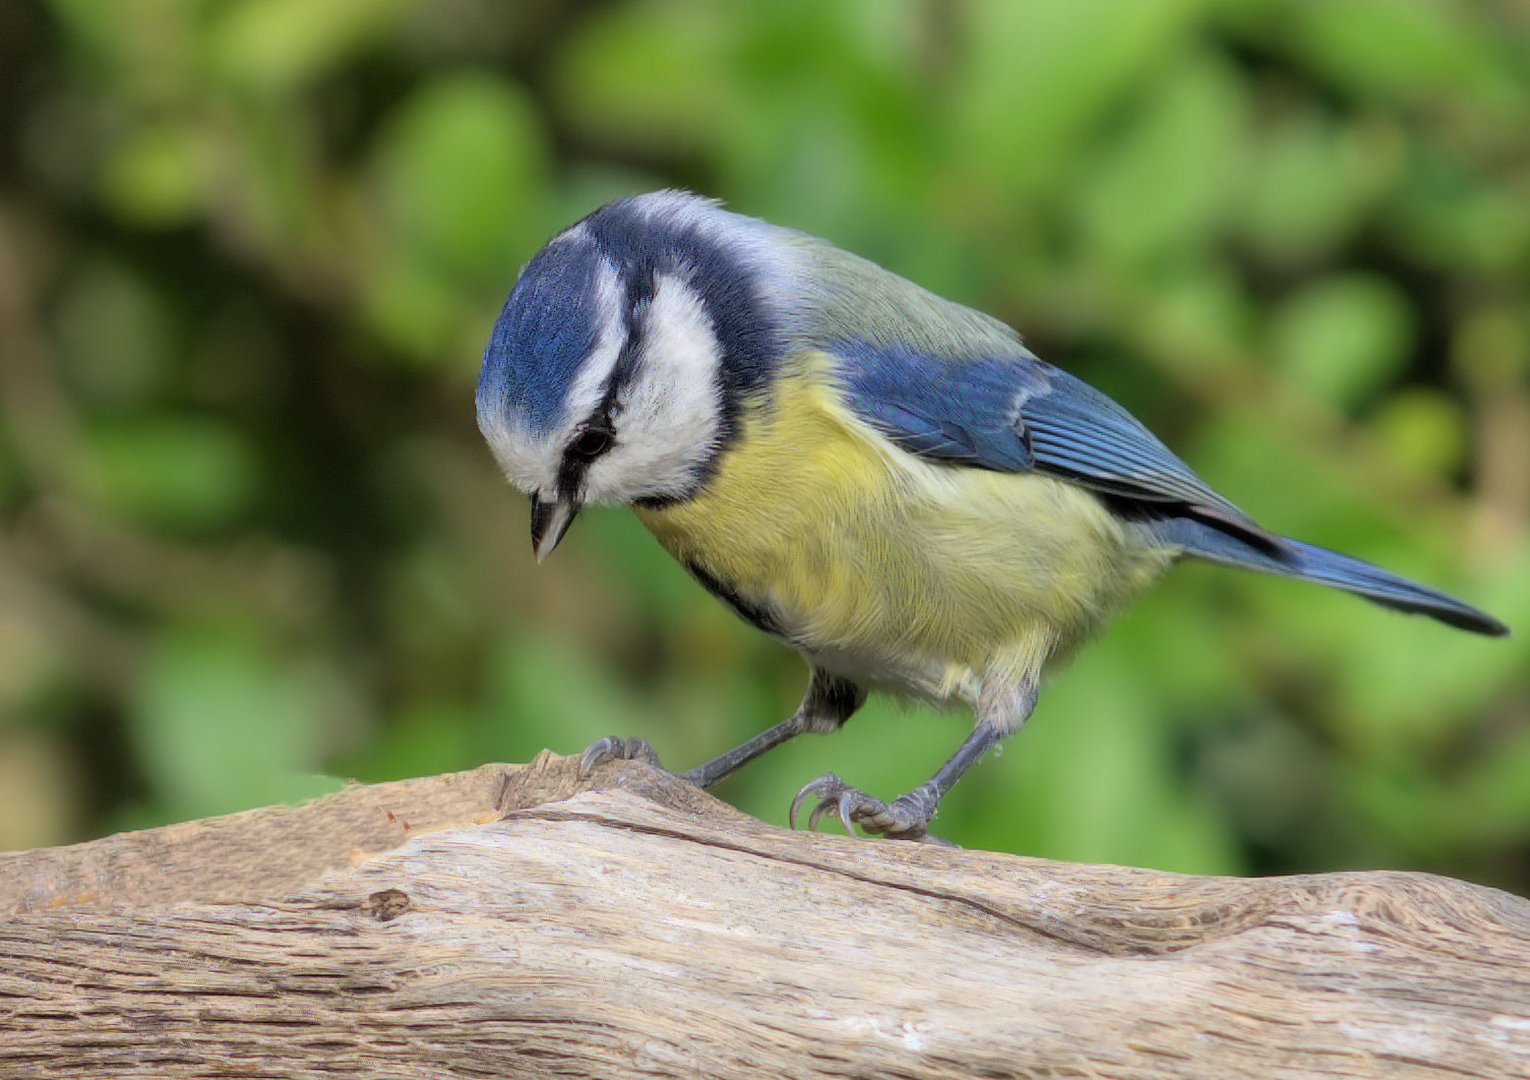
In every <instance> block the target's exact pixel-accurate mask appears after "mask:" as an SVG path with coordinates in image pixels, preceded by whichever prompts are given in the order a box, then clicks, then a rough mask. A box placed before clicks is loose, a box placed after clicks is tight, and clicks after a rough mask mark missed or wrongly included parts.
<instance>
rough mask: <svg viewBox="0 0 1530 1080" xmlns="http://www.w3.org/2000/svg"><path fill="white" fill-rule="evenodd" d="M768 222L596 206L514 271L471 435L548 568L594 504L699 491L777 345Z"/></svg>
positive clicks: (686, 200) (651, 199)
mask: <svg viewBox="0 0 1530 1080" xmlns="http://www.w3.org/2000/svg"><path fill="white" fill-rule="evenodd" d="M759 225H760V223H756V222H752V221H751V219H748V218H743V217H739V216H738V215H734V214H729V213H727V212H726V211H723V210H721V209H719V208H718V207H717V206H716V205H715V204H713V203H712V202H710V201H708V200H705V199H701V198H699V197H697V196H694V195H689V194H685V193H682V192H669V191H666V192H656V193H654V194H650V195H641V196H636V197H634V198H630V199H623V200H619V201H617V202H615V203H611V204H608V205H607V206H604V207H602V208H601V209H599V210H597V211H596V212H595V213H593V214H591V215H590V216H589V217H587V218H585V219H584V220H583V221H581V222H579V223H578V224H576V225H574V226H572V227H571V228H569V229H567V230H565V231H564V232H562V233H560V234H559V235H557V236H556V237H554V238H553V239H552V240H551V241H550V242H549V243H548V244H547V246H546V247H544V248H543V249H542V250H541V251H540V252H539V253H538V254H537V255H536V257H535V258H533V259H532V260H531V262H530V263H528V264H527V266H526V268H525V269H524V270H523V271H522V272H521V276H520V278H519V280H517V282H516V284H515V287H514V289H513V290H512V291H511V293H510V297H509V299H508V300H506V301H505V306H504V309H503V310H502V311H501V312H500V315H499V319H498V321H497V322H496V323H495V325H494V332H493V335H492V337H491V338H490V339H489V344H488V347H487V348H486V349H485V350H484V357H483V371H482V373H481V375H480V376H479V380H478V426H479V429H480V430H481V431H482V432H483V435H484V438H485V439H487V440H488V443H489V446H490V448H491V449H492V450H493V452H494V456H495V458H496V459H497V460H498V461H499V464H500V466H501V468H503V469H504V471H505V474H506V475H507V476H508V477H509V478H510V480H511V482H512V483H514V484H516V485H517V486H518V487H520V488H521V489H522V490H524V491H525V492H526V493H527V494H528V495H530V496H531V499H532V512H531V537H532V546H533V548H534V550H535V552H536V556H537V560H538V561H539V562H540V561H541V560H542V559H544V558H546V557H547V555H548V554H550V553H551V552H552V550H553V548H555V547H557V545H558V542H559V541H560V540H561V539H562V538H563V534H564V532H565V531H566V530H567V529H568V527H569V525H570V524H572V522H573V520H574V517H575V515H577V514H578V513H579V510H580V508H581V507H582V506H584V505H585V504H586V503H594V502H604V503H641V504H655V503H657V504H662V503H666V502H672V501H676V500H682V499H686V498H689V497H690V496H692V495H694V494H695V493H696V492H697V491H698V490H699V489H700V487H701V485H702V484H703V483H704V482H705V481H706V478H707V477H708V475H709V473H710V470H711V469H712V467H713V464H714V462H715V460H716V458H717V455H718V454H719V453H720V452H721V450H722V448H723V447H724V446H725V445H726V443H727V442H728V440H729V439H730V438H731V436H732V434H733V428H734V421H735V418H736V413H737V409H738V403H739V401H740V399H741V396H742V395H743V394H745V393H747V392H748V390H749V389H750V387H751V385H752V384H753V383H755V382H758V380H759V378H760V377H762V372H763V370H764V365H765V363H766V354H767V352H768V350H769V347H770V345H769V341H768V339H769V337H770V331H769V320H768V319H766V318H765V316H764V314H763V312H762V311H761V309H760V300H759V296H758V290H757V288H756V284H755V271H754V268H753V267H754V260H753V259H752V258H751V252H752V251H753V250H754V249H755V248H756V247H757V245H758V242H759V237H758V235H757V234H756V232H755V226H759ZM761 227H763V226H761Z"/></svg>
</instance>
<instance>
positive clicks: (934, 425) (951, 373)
mask: <svg viewBox="0 0 1530 1080" xmlns="http://www.w3.org/2000/svg"><path fill="white" fill-rule="evenodd" d="M832 352H833V354H834V355H835V356H837V357H838V358H839V360H840V365H839V374H840V378H841V380H842V382H843V385H844V388H845V391H846V396H847V398H848V401H849V404H850V407H851V408H852V409H853V410H854V411H855V413H856V415H858V416H859V417H860V418H861V419H862V420H864V421H866V423H868V424H870V425H871V426H872V427H874V428H876V430H877V431H878V432H880V433H881V434H882V435H884V436H885V437H886V438H887V439H889V440H890V441H892V442H894V443H896V444H897V445H898V446H900V447H902V448H903V449H905V450H907V451H908V452H909V453H911V454H916V455H918V456H920V457H924V458H928V459H931V460H934V461H943V462H948V463H950V464H953V465H966V466H970V467H973V468H979V469H991V470H994V471H997V472H1036V473H1042V474H1046V475H1050V476H1055V477H1059V478H1061V479H1066V480H1071V481H1073V482H1075V483H1078V484H1081V485H1083V486H1085V487H1088V488H1092V489H1094V490H1095V491H1099V492H1101V493H1104V494H1107V495H1111V496H1115V497H1116V498H1118V499H1121V500H1125V501H1126V502H1127V503H1129V504H1139V506H1140V507H1141V509H1143V510H1144V511H1146V512H1148V513H1154V512H1157V513H1166V514H1174V513H1189V514H1191V515H1193V516H1196V517H1200V518H1205V519H1209V520H1211V521H1214V522H1216V523H1219V524H1221V525H1223V526H1225V527H1229V528H1231V529H1232V530H1233V531H1235V532H1236V533H1238V534H1239V535H1241V536H1244V537H1246V538H1248V539H1250V540H1252V541H1254V542H1255V543H1256V544H1258V545H1259V546H1260V547H1262V548H1267V549H1276V550H1283V549H1284V546H1285V545H1284V544H1283V542H1282V541H1281V540H1280V538H1278V537H1276V536H1275V535H1273V534H1272V533H1269V532H1266V531H1265V530H1264V529H1262V528H1260V527H1259V526H1258V525H1256V524H1255V523H1254V522H1253V521H1252V520H1251V519H1250V518H1249V516H1248V515H1247V514H1245V513H1244V512H1243V511H1242V510H1239V509H1238V508H1237V507H1236V506H1234V505H1233V504H1232V503H1230V502H1228V501H1227V500H1226V499H1224V498H1223V497H1222V496H1220V495H1218V494H1217V493H1216V492H1215V491H1213V490H1212V489H1211V488H1210V487H1209V486H1207V484H1206V482H1205V481H1204V480H1202V479H1201V478H1200V477H1199V476H1196V475H1195V473H1194V472H1193V471H1192V470H1191V468H1190V466H1188V465H1186V464H1185V463H1184V462H1183V461H1181V460H1180V459H1179V458H1177V457H1175V456H1174V453H1173V452H1172V451H1171V450H1169V448H1168V447H1166V446H1164V444H1163V443H1161V442H1159V441H1158V439H1157V437H1155V436H1154V435H1153V433H1152V432H1150V431H1148V429H1147V428H1145V427H1143V426H1142V424H1141V423H1140V422H1138V420H1137V419H1136V418H1135V417H1134V416H1132V415H1131V414H1130V413H1128V412H1127V411H1126V410H1125V409H1123V408H1121V406H1119V405H1117V404H1116V403H1115V402H1114V401H1112V400H1111V399H1110V398H1108V397H1106V396H1105V395H1104V394H1102V393H1100V392H1099V391H1098V390H1095V389H1094V388H1093V387H1091V386H1089V385H1088V384H1087V383H1084V382H1082V381H1080V380H1078V379H1076V378H1074V377H1073V376H1071V375H1069V374H1068V373H1067V372H1065V371H1062V370H1061V369H1059V368H1055V367H1053V366H1052V365H1050V364H1047V363H1043V362H1042V361H1040V360H1037V359H1036V358H1035V357H1032V356H1028V355H1014V356H1003V357H995V358H991V359H990V358H980V359H972V360H960V361H951V360H946V359H941V358H937V357H934V356H931V355H927V354H925V353H921V352H919V351H916V350H912V349H904V348H897V347H887V346H880V345H873V344H871V343H869V342H865V341H859V340H857V341H847V342H840V343H837V344H836V346H835V347H834V348H833V350H832ZM1142 504H1145V505H1142Z"/></svg>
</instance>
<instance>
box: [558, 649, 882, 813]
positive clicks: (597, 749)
mask: <svg viewBox="0 0 1530 1080" xmlns="http://www.w3.org/2000/svg"><path fill="white" fill-rule="evenodd" d="M865 700H866V692H865V691H864V690H862V689H861V688H860V687H858V686H856V685H855V684H854V683H852V682H850V681H849V680H847V679H841V678H840V677H839V676H837V675H830V674H829V673H827V672H825V671H820V670H818V669H816V668H815V669H814V670H813V677H812V680H811V681H810V682H809V683H808V688H807V694H806V695H805V696H804V697H803V699H802V704H801V705H799V706H797V711H796V712H794V713H792V715H791V716H789V717H787V718H786V719H785V720H782V721H781V722H780V723H779V724H776V725H775V726H774V727H771V728H767V729H766V730H765V731H762V732H760V733H759V734H758V735H756V736H754V737H753V738H751V739H747V740H745V741H744V742H742V743H740V744H739V745H738V746H735V747H734V748H733V749H732V750H729V751H727V752H726V753H722V754H719V755H718V756H717V757H715V758H713V759H712V760H711V761H708V762H705V763H704V764H701V765H698V766H696V767H695V768H694V769H689V770H687V771H685V772H683V773H680V774H679V776H680V779H682V780H684V781H686V782H687V783H690V784H695V785H696V786H697V787H699V788H701V789H702V790H703V791H705V790H706V789H708V788H711V787H712V786H714V785H715V784H717V783H718V782H719V781H721V780H722V779H723V778H724V777H726V776H729V775H731V774H732V773H734V772H735V771H737V770H738V769H740V768H742V767H743V766H745V765H747V764H749V762H751V761H753V760H754V759H755V758H757V757H759V756H760V755H761V754H763V753H765V751H767V750H772V749H774V748H775V747H777V746H780V745H781V744H782V743H784V742H786V741H787V740H788V739H791V738H793V737H794V736H797V735H801V734H803V733H805V732H821V733H827V732H831V731H837V730H839V728H840V726H841V725H842V724H844V722H845V721H846V720H848V719H850V716H851V714H853V713H854V712H855V710H856V709H859V708H860V707H861V705H862V703H863V702H865ZM632 760H640V761H646V762H648V763H649V764H650V765H658V764H659V755H658V754H657V753H656V752H655V751H654V748H653V747H652V746H650V745H649V744H648V743H647V742H645V741H644V740H642V739H619V738H616V737H615V736H607V737H606V738H604V739H601V740H599V741H598V742H595V743H592V744H591V745H590V747H589V749H587V750H586V751H585V752H584V754H583V755H582V756H581V757H580V759H579V773H580V775H581V776H587V775H589V773H590V772H591V771H592V770H593V769H595V768H596V767H597V766H599V765H603V764H604V763H606V762H608V761H632Z"/></svg>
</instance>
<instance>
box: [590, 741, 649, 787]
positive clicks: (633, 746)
mask: <svg viewBox="0 0 1530 1080" xmlns="http://www.w3.org/2000/svg"><path fill="white" fill-rule="evenodd" d="M611 761H643V762H647V763H648V764H649V765H652V766H654V767H655V768H659V769H662V768H663V767H664V766H663V765H661V764H659V752H658V751H657V750H655V749H654V748H653V746H652V745H651V744H650V743H649V742H648V741H647V740H646V739H623V738H620V737H619V736H616V735H607V736H606V737H605V738H604V739H596V740H595V741H594V742H592V743H591V744H590V745H589V746H587V747H586V748H585V751H584V753H582V754H580V755H579V778H580V779H581V780H585V779H588V778H589V776H590V774H591V773H593V772H594V771H595V770H596V769H598V768H600V766H602V765H605V764H606V763H607V762H611Z"/></svg>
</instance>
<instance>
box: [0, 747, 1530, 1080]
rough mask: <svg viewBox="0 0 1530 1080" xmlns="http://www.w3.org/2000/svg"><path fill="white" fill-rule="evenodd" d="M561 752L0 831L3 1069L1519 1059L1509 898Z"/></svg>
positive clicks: (887, 1069) (1125, 1071) (1525, 920)
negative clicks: (688, 779)
mask: <svg viewBox="0 0 1530 1080" xmlns="http://www.w3.org/2000/svg"><path fill="white" fill-rule="evenodd" d="M593 782H594V784H595V786H593V787H590V786H588V785H585V784H582V783H581V782H580V781H579V779H578V778H577V776H576V773H575V770H574V767H573V763H572V761H571V760H569V759H565V758H554V757H551V756H549V755H544V756H543V757H541V758H539V759H538V760H537V761H535V762H533V763H532V764H531V765H527V766H503V765H494V766H485V767H484V768H481V769H478V770H476V771H473V772H469V773H460V774H456V775H449V776H440V777H434V778H430V779H423V780H411V781H404V782H401V783H395V784H379V785H375V786H371V787H359V786H358V787H353V788H351V789H349V790H347V791H345V792H342V793H340V794H338V795H334V796H331V797H329V798H326V799H322V800H319V801H318V802H315V803H312V804H310V805H307V806H303V807H298V808H284V807H273V808H268V809H264V810H256V811H252V812H249V813H245V814H236V815H234V816H232V817H227V818H218V819H213V820H209V821H198V822H191V823H188V824H185V825H176V826H171V827H168V828H164V829H153V830H150V831H147V832H140V833H129V834H124V835H120V836H113V837H109V838H107V839H104V840H100V841H96V842H94V843H89V844H81V845H79V846H76V847H71V848H63V849H55V850H45V851H35V852H25V853H21V854H16V855H10V856H5V857H3V858H0V910H5V911H7V912H8V914H6V915H5V916H3V917H0V1076H3V1077H18V1078H19V1077H26V1078H28V1080H32V1078H46V1077H91V1078H108V1077H124V1076H135V1077H156V1078H167V1080H168V1078H176V1077H211V1076H218V1077H233V1076H237V1077H309V1076H326V1077H336V1076H340V1077H384V1076H386V1077H390V1078H413V1077H488V1076H493V1077H511V1076H548V1075H560V1076H601V1077H626V1076H649V1077H651V1076H661V1075H695V1076H770V1077H813V1076H835V1077H844V1076H895V1077H940V1076H972V1075H979V1076H1016V1075H1019V1076H1039V1075H1045V1076H1110V1077H1185V1076H1196V1077H1216V1078H1231V1077H1245V1076H1256V1077H1271V1076H1383V1075H1384V1076H1398V1075H1420V1076H1471V1077H1487V1076H1491V1077H1498V1076H1515V1075H1519V1076H1524V1075H1530V902H1526V901H1524V900H1521V899H1519V898H1516V897H1513V896H1510V895H1508V894H1506V893H1502V892H1497V891H1495V890H1492V889H1487V888H1481V887H1478V886H1474V885H1468V884H1465V883H1463V882H1459V881H1452V880H1449V879H1444V878H1437V877H1430V876H1427V875H1423V874H1406V873H1357V874H1327V875H1320V876H1313V877H1295V878H1277V879H1263V880H1241V879H1231V878H1206V877H1185V876H1181V875H1174V874H1164V873H1158V872H1154V871H1150V870H1135V869H1127V868H1123V867H1115V866H1078V865H1071V864H1066V863H1055V862H1047V861H1044V860H1040V859H1028V858H1020V857H1016V856H1010V855H993V854H988V853H985V852H979V851H952V850H945V849H940V848H936V847H931V846H926V845H914V844H902V843H895V842H889V841H857V840H852V839H849V838H845V837H840V836H809V835H802V834H794V833H791V832H788V831H786V830H784V829H780V828H776V827H773V826H768V825H764V824H762V823H760V822H757V821H753V820H751V819H749V818H746V817H743V816H742V815H740V814H738V813H736V812H735V811H733V810H730V809H729V808H727V807H726V806H724V805H723V804H721V803H718V802H716V801H714V800H712V799H710V798H708V797H707V796H705V795H702V794H700V793H699V792H696V791H694V790H693V789H691V788H689V787H687V786H685V785H683V784H681V783H679V782H678V781H676V780H674V779H672V778H670V777H668V776H666V775H664V774H662V773H659V772H657V771H655V770H653V769H649V768H647V767H644V766H640V765H635V764H622V765H617V766H611V767H608V768H605V769H602V770H600V771H599V772H598V773H597V775H596V777H595V778H594V781H593Z"/></svg>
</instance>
